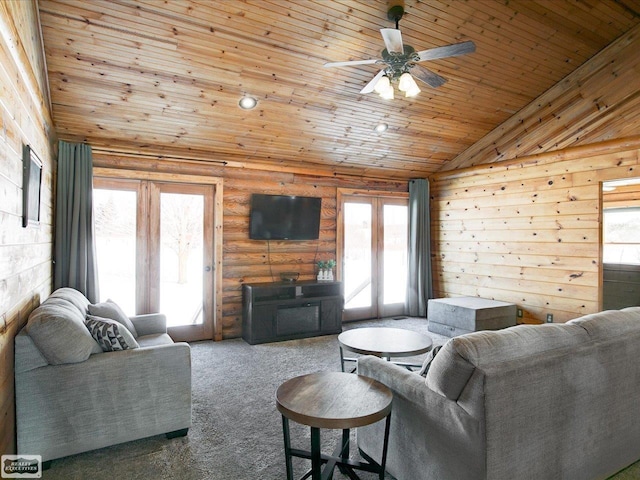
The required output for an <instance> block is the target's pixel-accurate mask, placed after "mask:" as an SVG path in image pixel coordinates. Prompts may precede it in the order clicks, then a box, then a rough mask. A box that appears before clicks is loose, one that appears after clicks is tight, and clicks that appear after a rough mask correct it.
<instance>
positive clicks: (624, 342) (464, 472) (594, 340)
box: [357, 307, 640, 480]
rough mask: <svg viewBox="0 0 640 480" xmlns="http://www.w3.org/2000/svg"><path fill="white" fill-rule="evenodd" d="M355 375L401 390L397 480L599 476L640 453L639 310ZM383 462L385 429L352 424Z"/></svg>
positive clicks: (520, 330)
mask: <svg viewBox="0 0 640 480" xmlns="http://www.w3.org/2000/svg"><path fill="white" fill-rule="evenodd" d="M358 372H359V373H360V374H362V375H366V376H369V377H372V378H374V379H377V380H379V381H381V382H382V383H384V384H386V385H387V386H389V387H390V388H391V389H392V390H393V393H394V401H393V410H392V413H391V416H392V421H391V422H392V423H391V432H390V440H389V450H388V458H387V471H388V472H389V473H391V474H392V475H393V476H395V477H396V478H397V479H398V480H430V479H433V480H435V479H437V480H479V479H487V480H488V479H490V480H502V479H505V480H507V479H508V480H511V479H516V478H517V479H568V480H571V479H576V480H578V479H579V480H589V479H604V478H607V477H608V476H610V475H613V474H615V473H616V472H617V471H619V470H621V469H623V468H624V467H626V466H628V465H630V464H632V463H634V462H635V461H637V460H639V459H640V419H639V417H638V415H639V414H640V408H639V407H638V405H639V403H638V401H639V400H638V399H639V398H640V307H632V308H627V309H623V310H620V311H617V310H615V311H606V312H600V313H597V314H593V315H587V316H584V317H581V318H578V319H575V320H572V321H570V322H567V323H566V324H545V325H520V326H516V327H511V328H507V329H504V330H498V331H481V332H474V333H470V334H466V335H462V336H459V337H456V338H452V339H451V340H449V341H448V342H447V343H446V344H445V345H444V346H443V347H442V349H441V350H440V351H439V352H438V353H437V354H436V355H435V357H434V358H433V360H432V361H431V363H430V364H429V366H428V372H427V374H426V379H425V378H424V377H422V376H420V375H419V374H418V373H415V372H409V371H407V370H405V369H403V368H400V367H398V366H397V365H393V364H391V363H389V362H385V361H383V360H381V359H379V358H377V357H361V358H360V359H359V361H358ZM357 438H358V446H359V447H360V448H361V449H362V450H363V451H364V452H365V453H366V454H368V455H370V456H372V457H373V458H374V459H376V460H378V461H379V460H380V452H381V449H382V439H383V426H382V425H381V424H380V423H378V424H374V425H372V426H369V427H364V428H359V429H358V431H357Z"/></svg>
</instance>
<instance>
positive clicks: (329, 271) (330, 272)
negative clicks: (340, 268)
mask: <svg viewBox="0 0 640 480" xmlns="http://www.w3.org/2000/svg"><path fill="white" fill-rule="evenodd" d="M326 265H327V276H328V278H327V280H333V269H334V267H335V266H336V261H335V260H334V259H333V258H332V259H330V260H327V264H326Z"/></svg>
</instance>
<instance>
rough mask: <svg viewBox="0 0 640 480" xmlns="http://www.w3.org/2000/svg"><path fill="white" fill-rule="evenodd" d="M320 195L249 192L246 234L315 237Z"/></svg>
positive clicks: (255, 237)
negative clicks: (247, 230)
mask: <svg viewBox="0 0 640 480" xmlns="http://www.w3.org/2000/svg"><path fill="white" fill-rule="evenodd" d="M321 204H322V199H321V198H318V197H300V196H291V195H264V194H258V193H254V194H253V195H251V214H250V218H249V238H250V239H252V240H315V239H317V238H318V236H319V234H320V209H321Z"/></svg>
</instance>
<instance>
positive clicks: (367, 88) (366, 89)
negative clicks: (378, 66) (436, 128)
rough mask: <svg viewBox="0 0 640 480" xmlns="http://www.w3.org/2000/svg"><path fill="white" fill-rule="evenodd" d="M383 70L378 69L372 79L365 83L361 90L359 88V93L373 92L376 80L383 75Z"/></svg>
mask: <svg viewBox="0 0 640 480" xmlns="http://www.w3.org/2000/svg"><path fill="white" fill-rule="evenodd" d="M384 72H385V70H384V69H383V70H380V71H379V72H378V73H377V75H376V76H375V77H373V79H372V80H371V81H370V82H369V83H367V84H366V85H365V86H364V88H363V89H362V90H360V93H371V92H373V89H374V88H375V86H376V83H378V80H380V78H381V77H382V76H383V75H384Z"/></svg>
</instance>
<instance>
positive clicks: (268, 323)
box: [250, 305, 277, 343]
mask: <svg viewBox="0 0 640 480" xmlns="http://www.w3.org/2000/svg"><path fill="white" fill-rule="evenodd" d="M276 312H277V306H276V305H254V306H253V312H252V317H251V327H250V328H251V339H252V340H253V342H254V343H257V342H262V341H265V340H273V337H274V334H275V329H274V325H275V319H276Z"/></svg>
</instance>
